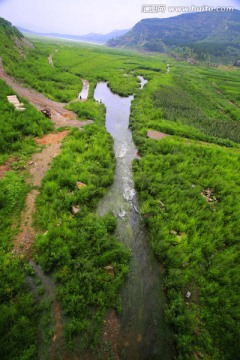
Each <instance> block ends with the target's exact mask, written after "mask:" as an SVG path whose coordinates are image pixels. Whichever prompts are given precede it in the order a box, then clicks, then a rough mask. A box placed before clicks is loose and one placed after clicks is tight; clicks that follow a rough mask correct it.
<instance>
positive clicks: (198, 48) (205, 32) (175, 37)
mask: <svg viewBox="0 0 240 360" xmlns="http://www.w3.org/2000/svg"><path fill="white" fill-rule="evenodd" d="M108 46H111V47H115V46H124V47H132V48H137V49H141V50H146V51H157V52H166V53H175V54H179V55H181V56H187V57H190V56H191V57H192V56H193V57H195V58H196V59H198V60H205V59H207V60H209V57H210V58H211V59H212V60H217V59H218V58H219V59H221V60H225V61H229V60H230V61H231V62H237V60H239V58H240V11H239V10H234V11H231V12H221V13H219V12H201V13H188V14H182V15H178V16H175V17H171V18H167V19H159V18H154V19H143V20H141V21H139V22H138V23H137V24H136V25H135V26H134V27H133V28H132V30H130V31H129V32H127V33H126V34H125V35H123V36H121V37H118V38H115V39H111V40H110V41H108Z"/></svg>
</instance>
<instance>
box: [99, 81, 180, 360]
mask: <svg viewBox="0 0 240 360" xmlns="http://www.w3.org/2000/svg"><path fill="white" fill-rule="evenodd" d="M141 80H142V79H141ZM143 80H144V79H143ZM94 97H95V99H101V101H102V102H103V103H104V104H105V106H106V128H107V131H108V132H109V133H110V134H111V135H112V137H113V139H114V150H115V155H116V158H117V166H116V172H115V180H114V183H113V185H112V186H111V187H110V189H109V190H108V192H107V193H106V195H105V196H104V198H103V199H102V200H101V201H100V203H99V206H98V210H97V212H98V214H99V215H104V214H106V213H107V212H108V211H112V212H113V213H114V214H115V216H116V217H117V218H118V226H117V235H118V236H119V238H120V239H121V241H123V242H124V243H125V244H126V246H128V247H129V248H130V249H131V252H132V257H131V260H130V269H129V274H128V276H127V279H126V282H125V284H124V286H123V290H122V307H123V310H122V314H121V319H120V320H121V329H122V330H121V331H122V338H123V348H122V352H121V354H120V355H121V359H127V360H134V359H138V360H150V359H161V360H166V359H167V360H170V359H173V352H172V344H171V334H170V331H169V329H168V327H167V325H166V323H165V321H164V316H163V306H164V295H163V286H162V279H161V274H160V269H159V265H158V263H157V262H156V259H155V257H154V255H153V252H152V249H151V247H150V245H149V244H150V243H149V237H148V234H147V232H146V229H145V228H144V226H143V223H142V219H141V215H140V211H139V206H138V200H137V195H136V191H135V189H134V182H133V177H132V161H133V159H134V158H135V157H136V156H137V149H136V147H135V145H134V143H133V140H132V134H131V131H130V130H129V128H128V125H129V115H130V107H131V101H132V100H133V96H129V97H127V98H123V97H120V96H118V95H116V94H113V93H112V92H111V91H110V89H109V88H108V86H107V84H106V83H103V82H100V83H98V85H97V87H96V89H95V92H94Z"/></svg>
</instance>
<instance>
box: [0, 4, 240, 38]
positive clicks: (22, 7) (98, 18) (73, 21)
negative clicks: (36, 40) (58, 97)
mask: <svg viewBox="0 0 240 360" xmlns="http://www.w3.org/2000/svg"><path fill="white" fill-rule="evenodd" d="M152 4H154V5H157V7H156V6H154V7H153V6H151V5H152ZM192 6H194V7H199V6H200V7H202V6H212V7H227V6H232V7H234V9H238V10H240V0H120V1H119V0H115V1H114V0H98V1H97V0H37V1H36V0H35V1H34V0H0V17H3V18H5V19H6V20H8V21H10V22H11V23H12V24H13V25H15V26H21V27H23V28H26V29H29V30H33V31H38V32H54V33H61V34H72V35H84V34H88V33H91V32H97V33H102V34H106V33H108V32H110V31H112V30H115V29H130V28H132V27H133V26H134V25H135V24H136V23H137V22H138V21H140V20H141V19H144V18H150V17H157V18H164V17H170V16H176V15H179V14H180V13H183V12H185V13H186V12H188V11H191V9H194V8H192ZM176 7H179V8H176ZM187 7H189V8H187ZM202 9H204V7H203V8H202ZM223 10H224V9H223ZM223 10H222V11H223ZM153 11H156V12H155V13H153ZM198 11H199V10H198Z"/></svg>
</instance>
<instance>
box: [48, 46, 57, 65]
mask: <svg viewBox="0 0 240 360" xmlns="http://www.w3.org/2000/svg"><path fill="white" fill-rule="evenodd" d="M57 52H58V49H56V50H55V51H54V53H53V54H50V55H49V57H48V62H49V64H50V65H52V67H54V63H53V55H55V54H56V53H57Z"/></svg>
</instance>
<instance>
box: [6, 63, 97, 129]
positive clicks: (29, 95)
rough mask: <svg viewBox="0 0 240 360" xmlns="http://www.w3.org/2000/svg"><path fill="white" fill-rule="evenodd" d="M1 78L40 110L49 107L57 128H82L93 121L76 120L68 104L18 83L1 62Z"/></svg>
mask: <svg viewBox="0 0 240 360" xmlns="http://www.w3.org/2000/svg"><path fill="white" fill-rule="evenodd" d="M0 78H1V79H2V80H3V81H5V82H6V83H7V84H8V85H9V86H10V87H11V88H12V89H13V90H14V91H15V92H16V93H17V94H18V95H20V96H22V97H24V98H25V99H27V100H28V101H29V103H30V104H32V105H33V106H35V107H36V108H37V109H38V110H43V109H44V108H49V109H50V111H51V114H52V121H53V122H54V124H55V127H56V128H59V127H62V126H71V127H77V128H81V127H82V126H84V125H86V124H89V123H92V120H85V121H79V120H76V114H75V113H74V112H73V111H70V110H66V109H65V108H64V106H66V105H67V104H65V103H57V102H55V101H53V100H50V99H48V98H47V97H45V96H44V95H43V94H40V93H38V92H37V91H35V90H33V89H30V88H26V87H24V86H23V85H20V84H18V83H17V82H16V81H15V80H14V79H13V78H11V77H10V76H9V75H7V74H6V72H5V70H4V68H3V65H2V64H1V62H0Z"/></svg>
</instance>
